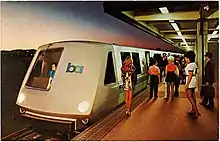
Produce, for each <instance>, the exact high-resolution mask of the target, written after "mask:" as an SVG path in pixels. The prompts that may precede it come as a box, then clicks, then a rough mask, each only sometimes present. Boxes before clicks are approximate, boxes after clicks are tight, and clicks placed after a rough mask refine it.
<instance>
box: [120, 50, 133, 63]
mask: <svg viewBox="0 0 220 142" xmlns="http://www.w3.org/2000/svg"><path fill="white" fill-rule="evenodd" d="M127 56H131V55H130V52H121V62H122V64H123V62H124V61H125V58H126V57H127Z"/></svg>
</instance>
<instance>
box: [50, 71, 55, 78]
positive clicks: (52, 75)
mask: <svg viewBox="0 0 220 142" xmlns="http://www.w3.org/2000/svg"><path fill="white" fill-rule="evenodd" d="M54 74H55V71H53V70H51V71H50V72H49V77H51V78H53V77H54Z"/></svg>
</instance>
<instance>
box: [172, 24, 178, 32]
mask: <svg viewBox="0 0 220 142" xmlns="http://www.w3.org/2000/svg"><path fill="white" fill-rule="evenodd" d="M171 25H172V26H173V28H174V30H175V31H180V29H179V27H178V26H177V24H176V23H171Z"/></svg>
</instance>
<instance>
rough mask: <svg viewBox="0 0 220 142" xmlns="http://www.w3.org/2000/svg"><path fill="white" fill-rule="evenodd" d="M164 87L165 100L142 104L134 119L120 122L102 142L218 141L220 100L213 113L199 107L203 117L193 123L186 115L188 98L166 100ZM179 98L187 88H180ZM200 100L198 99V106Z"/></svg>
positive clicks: (161, 93)
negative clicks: (138, 141)
mask: <svg viewBox="0 0 220 142" xmlns="http://www.w3.org/2000/svg"><path fill="white" fill-rule="evenodd" d="M163 88H164V85H162V86H160V88H159V93H160V94H159V96H162V97H159V98H158V99H157V100H155V101H154V100H147V101H145V102H143V103H142V104H141V105H140V106H138V107H137V108H136V109H135V110H134V111H133V112H132V116H130V117H129V118H127V119H124V120H123V121H121V122H120V123H119V124H118V125H117V126H116V127H115V128H114V129H112V130H111V131H110V132H109V133H108V134H107V135H106V136H105V137H104V138H103V140H217V139H218V135H219V130H218V126H219V125H218V110H219V109H218V106H219V105H218V99H215V109H214V110H213V111H210V110H207V109H205V108H204V107H203V106H201V105H198V109H199V111H200V113H201V115H202V116H201V117H199V118H198V119H197V120H194V119H192V118H190V117H189V116H187V114H186V112H187V111H189V110H190V104H189V102H188V100H187V98H186V97H179V98H175V99H174V100H172V101H171V100H168V101H167V100H165V99H163V96H164V89H163ZM216 92H218V91H216ZM197 93H198V91H197ZM180 96H184V86H181V87H180ZM197 97H198V95H197ZM200 101H201V99H200V98H197V104H198V102H200Z"/></svg>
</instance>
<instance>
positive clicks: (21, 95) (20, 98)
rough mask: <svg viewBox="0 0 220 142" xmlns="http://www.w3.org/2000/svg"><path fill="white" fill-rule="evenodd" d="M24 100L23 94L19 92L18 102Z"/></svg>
mask: <svg viewBox="0 0 220 142" xmlns="http://www.w3.org/2000/svg"><path fill="white" fill-rule="evenodd" d="M24 100H25V96H24V94H19V95H18V103H22V102H23V101H24Z"/></svg>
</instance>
